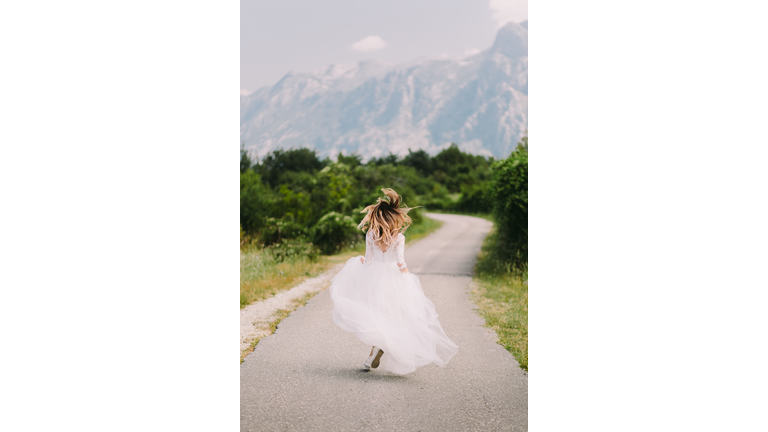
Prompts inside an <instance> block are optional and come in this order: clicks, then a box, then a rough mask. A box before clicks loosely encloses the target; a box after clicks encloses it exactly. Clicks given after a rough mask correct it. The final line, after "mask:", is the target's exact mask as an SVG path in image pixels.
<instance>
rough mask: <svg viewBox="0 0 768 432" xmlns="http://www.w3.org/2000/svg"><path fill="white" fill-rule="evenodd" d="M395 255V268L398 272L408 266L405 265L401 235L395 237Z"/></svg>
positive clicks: (403, 242)
mask: <svg viewBox="0 0 768 432" xmlns="http://www.w3.org/2000/svg"><path fill="white" fill-rule="evenodd" d="M395 253H396V254H397V266H398V267H400V270H404V269H407V268H408V264H406V263H405V236H404V235H402V234H399V235H398V236H397V243H396V244H395Z"/></svg>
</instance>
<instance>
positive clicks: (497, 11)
mask: <svg viewBox="0 0 768 432" xmlns="http://www.w3.org/2000/svg"><path fill="white" fill-rule="evenodd" d="M526 19H528V2H527V0H474V1H473V0H408V1H406V0H378V1H373V0H323V1H318V0H241V1H240V89H241V93H248V92H251V91H253V90H256V89H258V88H259V87H262V86H265V85H272V84H275V83H276V82H277V81H278V80H280V78H282V77H283V75H285V74H286V73H287V72H288V71H291V70H293V71H295V72H311V71H314V70H316V69H320V68H325V67H327V66H328V65H330V64H334V63H353V62H358V61H361V60H368V59H376V60H381V61H384V62H388V63H394V64H397V63H402V62H406V61H410V60H415V59H417V58H419V57H423V56H428V57H440V56H451V57H460V56H464V55H467V54H469V53H472V52H474V51H479V50H483V49H486V48H488V47H490V45H491V44H492V43H493V39H494V37H495V36H496V30H497V29H498V28H499V27H501V26H502V25H504V24H505V23H507V22H509V21H514V22H520V21H524V20H526Z"/></svg>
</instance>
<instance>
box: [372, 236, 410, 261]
mask: <svg viewBox="0 0 768 432" xmlns="http://www.w3.org/2000/svg"><path fill="white" fill-rule="evenodd" d="M394 238H395V241H394V242H393V244H390V245H387V244H385V243H381V242H376V241H375V240H374V237H373V233H372V232H371V231H370V230H369V231H368V233H367V234H366V236H365V240H366V241H365V261H366V262H369V261H377V262H383V263H396V264H397V266H398V267H400V268H401V269H405V268H406V264H405V236H404V235H402V234H400V233H398V234H397V235H396V236H394ZM382 249H384V250H382Z"/></svg>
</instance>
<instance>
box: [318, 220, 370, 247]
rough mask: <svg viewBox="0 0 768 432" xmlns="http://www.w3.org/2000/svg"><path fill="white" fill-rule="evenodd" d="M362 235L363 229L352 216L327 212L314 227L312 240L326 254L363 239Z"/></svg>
mask: <svg viewBox="0 0 768 432" xmlns="http://www.w3.org/2000/svg"><path fill="white" fill-rule="evenodd" d="M362 237H363V236H362V234H361V231H360V230H358V229H357V223H356V222H355V221H354V220H353V219H352V218H351V217H350V216H346V215H343V214H340V213H337V212H330V213H328V214H326V215H325V216H323V217H322V218H321V219H320V220H319V221H318V222H317V225H315V226H314V227H313V228H312V241H313V242H314V243H315V244H316V245H317V246H318V247H319V248H320V251H321V252H322V253H324V254H326V255H330V254H332V253H334V252H338V251H340V250H341V249H342V248H344V246H350V245H352V244H353V243H355V242H357V241H362V239H363V238H362Z"/></svg>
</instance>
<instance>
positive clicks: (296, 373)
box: [240, 214, 528, 431]
mask: <svg viewBox="0 0 768 432" xmlns="http://www.w3.org/2000/svg"><path fill="white" fill-rule="evenodd" d="M429 216H430V217H432V218H434V219H439V220H442V221H444V222H445V223H444V225H443V226H442V227H441V228H440V229H439V230H437V231H435V232H434V233H432V234H431V235H429V236H427V237H426V238H424V239H422V240H421V241H418V242H416V243H414V244H413V245H411V246H410V247H408V248H407V249H406V251H405V259H406V261H407V262H408V266H409V268H410V270H411V271H412V272H413V273H415V274H416V275H417V276H419V279H421V284H422V287H423V288H424V293H425V294H426V296H427V297H429V298H430V300H432V301H433V302H434V303H435V307H436V308H437V312H438V313H439V314H440V322H441V324H442V325H443V328H444V329H445V332H446V334H447V335H448V337H450V338H451V339H452V340H453V341H454V342H456V344H457V345H459V352H458V354H456V356H455V357H454V358H453V359H452V360H451V362H450V363H449V364H448V366H446V367H444V368H441V367H438V366H435V365H429V366H425V367H423V368H420V369H418V370H417V371H416V372H414V373H412V374H409V375H405V376H398V375H394V374H390V373H388V372H385V371H377V370H371V371H370V372H369V371H365V370H363V369H362V367H361V365H362V363H363V361H364V360H365V358H366V357H367V355H368V351H369V350H370V347H366V346H364V345H363V344H362V342H360V341H359V340H358V339H357V338H355V337H354V336H353V335H352V334H350V333H347V332H345V331H344V330H342V329H340V328H338V327H336V325H335V324H334V323H333V321H332V319H331V308H332V304H331V299H330V296H329V295H328V291H327V290H325V291H322V292H320V293H319V294H317V295H316V296H315V297H314V298H312V300H310V301H309V303H307V305H306V306H305V307H302V308H299V309H297V310H296V311H295V312H293V313H292V314H291V315H290V316H289V317H288V318H286V319H284V320H283V321H282V322H281V323H280V325H279V327H278V329H277V331H276V332H275V333H274V334H273V335H272V336H269V337H267V338H265V339H263V340H262V341H261V342H260V343H259V345H258V346H257V347H256V349H255V350H254V352H253V353H251V354H250V355H249V356H248V357H246V359H245V361H244V362H243V364H242V365H241V366H240V425H241V430H243V431H362V430H372V431H373V430H376V431H378V430H381V431H394V430H397V431H475V430H478V431H482V430H488V431H491V430H492V431H501V430H521V431H522V430H527V425H528V376H527V374H526V373H525V372H523V371H522V370H521V369H520V367H519V366H518V364H517V361H516V360H515V359H514V357H512V355H511V354H509V352H507V351H506V350H505V349H504V348H502V347H501V346H500V345H498V344H496V343H495V342H494V340H495V339H494V335H493V333H492V332H491V331H489V330H488V329H486V328H485V327H483V320H482V318H480V317H479V316H478V315H477V313H476V312H475V311H474V308H475V306H474V304H473V303H472V302H471V301H470V300H469V296H468V291H469V285H470V283H471V281H472V278H471V274H472V269H473V268H474V264H475V261H476V258H477V254H478V252H479V251H480V245H481V243H482V241H483V239H484V238H485V236H486V234H487V233H488V231H489V229H490V227H491V224H490V222H488V221H486V220H483V219H480V218H474V217H469V216H458V215H443V214H429ZM407 235H408V234H407V233H406V236H407Z"/></svg>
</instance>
